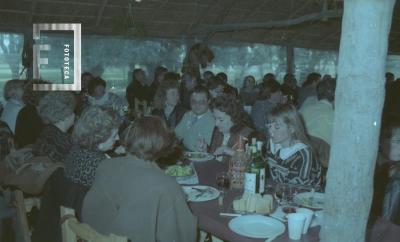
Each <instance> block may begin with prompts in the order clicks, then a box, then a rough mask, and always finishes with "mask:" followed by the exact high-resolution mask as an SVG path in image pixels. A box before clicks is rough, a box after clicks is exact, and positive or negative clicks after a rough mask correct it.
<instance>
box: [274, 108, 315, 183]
mask: <svg viewBox="0 0 400 242" xmlns="http://www.w3.org/2000/svg"><path fill="white" fill-rule="evenodd" d="M267 128H268V133H269V138H270V140H269V144H268V147H267V152H268V164H269V167H270V173H271V177H272V179H273V180H274V181H277V182H280V183H290V184H296V185H305V186H313V187H318V186H319V185H320V183H321V166H320V164H319V163H318V161H317V160H316V158H315V156H314V154H313V149H312V148H311V145H310V143H309V140H308V138H307V136H306V134H305V131H304V126H303V124H302V122H301V119H300V116H299V114H298V112H297V110H296V108H295V107H294V106H292V105H289V104H285V105H280V106H277V107H276V108H274V109H273V110H272V111H271V112H270V113H268V120H267Z"/></svg>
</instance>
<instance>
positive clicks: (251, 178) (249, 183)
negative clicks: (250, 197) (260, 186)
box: [244, 173, 257, 194]
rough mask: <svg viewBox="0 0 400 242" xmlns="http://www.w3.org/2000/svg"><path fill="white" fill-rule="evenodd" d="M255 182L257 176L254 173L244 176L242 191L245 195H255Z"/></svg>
mask: <svg viewBox="0 0 400 242" xmlns="http://www.w3.org/2000/svg"><path fill="white" fill-rule="evenodd" d="M256 180H257V175H256V174H254V173H245V174H244V191H245V192H246V193H250V194H255V193H256Z"/></svg>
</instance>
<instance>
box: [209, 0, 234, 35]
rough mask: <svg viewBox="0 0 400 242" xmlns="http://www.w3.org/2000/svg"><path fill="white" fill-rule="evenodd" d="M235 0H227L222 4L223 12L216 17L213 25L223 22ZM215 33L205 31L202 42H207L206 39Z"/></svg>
mask: <svg viewBox="0 0 400 242" xmlns="http://www.w3.org/2000/svg"><path fill="white" fill-rule="evenodd" d="M235 1H236V0H230V1H228V3H227V4H225V5H223V8H224V9H225V10H224V12H223V13H222V14H221V15H220V16H219V17H218V18H217V20H216V21H215V25H220V24H223V23H224V20H225V18H226V16H228V15H229V13H230V12H231V10H232V8H233V6H235ZM214 34H215V32H213V31H210V32H209V33H207V35H206V37H205V38H204V42H207V41H208V40H210V39H211V38H212V37H213V35H214Z"/></svg>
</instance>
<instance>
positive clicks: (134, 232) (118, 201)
mask: <svg viewBox="0 0 400 242" xmlns="http://www.w3.org/2000/svg"><path fill="white" fill-rule="evenodd" d="M123 140H124V143H125V145H126V148H127V150H128V152H129V155H128V156H126V157H118V158H112V159H107V160H104V161H103V162H102V163H101V164H100V165H99V167H98V169H97V173H96V179H95V181H94V183H93V185H92V187H91V188H90V190H89V191H88V193H87V194H86V197H85V199H84V202H83V208H82V220H83V222H85V223H87V224H89V225H90V226H92V227H93V228H94V229H96V230H97V231H99V232H101V233H103V234H109V233H113V234H118V235H122V236H127V237H128V238H129V239H130V240H131V241H149V242H150V241H168V242H169V241H176V242H193V241H195V240H196V219H195V217H194V216H193V215H192V214H191V212H190V210H189V208H188V206H187V204H186V201H185V195H184V194H183V192H182V189H181V188H180V186H179V185H178V184H177V183H176V181H175V180H174V179H171V177H168V176H166V175H165V174H164V172H163V171H162V170H161V169H160V168H158V166H157V165H156V164H155V162H154V160H156V159H157V158H158V157H159V156H160V155H162V154H163V153H164V152H165V151H166V150H168V149H169V148H170V147H171V145H172V144H173V143H174V136H173V135H172V133H170V131H169V130H168V128H167V126H166V125H165V123H164V122H163V121H162V120H161V119H160V118H158V117H152V116H149V117H142V118H139V119H137V120H136V121H135V122H134V123H133V124H131V126H129V127H128V128H127V130H126V131H125V133H124V137H123Z"/></svg>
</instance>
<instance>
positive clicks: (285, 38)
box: [0, 0, 400, 54]
mask: <svg viewBox="0 0 400 242" xmlns="http://www.w3.org/2000/svg"><path fill="white" fill-rule="evenodd" d="M137 1H139V0H136V1H135V0H112V1H111V0H1V1H0V31H12V32H25V31H29V30H31V29H32V23H82V33H83V34H106V35H131V34H133V35H136V36H140V37H142V36H144V37H150V38H151V37H162V38H179V39H184V38H196V39H197V40H206V41H209V42H212V41H217V40H221V41H224V40H230V41H231V40H234V41H245V42H256V43H268V44H279V45H290V46H294V47H304V48H317V49H331V50H337V49H338V46H339V40H340V29H341V18H340V15H341V13H340V12H341V10H342V9H343V2H342V1H340V0H326V1H324V0H279V1H277V0H243V1H238V0H141V1H140V2H137ZM130 4H131V7H129V5H130ZM324 7H325V9H326V10H328V11H329V14H328V15H327V14H324V13H322V11H323V9H324ZM321 13H322V14H321ZM310 14H316V15H315V16H313V15H311V16H306V15H310ZM303 16H306V17H305V18H304V17H303ZM321 16H325V17H331V18H321ZM307 18H308V19H307ZM292 19H297V23H298V24H296V25H293V26H285V25H287V24H288V23H292V22H293V21H291V22H280V21H287V20H292ZM303 20H307V21H304V22H302V21H303ZM271 21H278V22H273V23H271ZM299 22H300V23H299ZM278 24H280V25H278ZM273 26H279V27H277V28H271V27H273ZM249 27H251V28H250V29H249ZM389 51H390V53H396V54H399V53H400V3H399V1H397V3H396V7H395V10H394V16H393V22H392V29H391V33H390V45H389Z"/></svg>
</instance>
